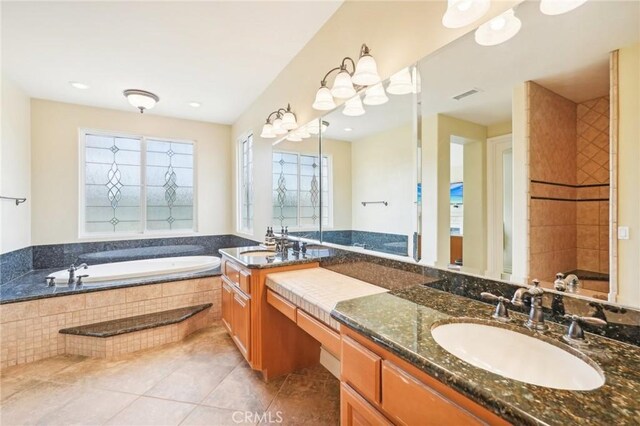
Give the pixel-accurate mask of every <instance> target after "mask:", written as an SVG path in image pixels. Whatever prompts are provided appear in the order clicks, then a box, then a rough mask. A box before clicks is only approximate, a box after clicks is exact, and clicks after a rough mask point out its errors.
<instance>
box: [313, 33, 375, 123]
mask: <svg viewBox="0 0 640 426" xmlns="http://www.w3.org/2000/svg"><path fill="white" fill-rule="evenodd" d="M349 65H350V67H349ZM349 68H351V69H352V70H351V71H349ZM336 71H337V72H338V74H337V75H336V77H335V79H334V82H333V87H332V88H331V90H329V87H328V86H327V78H329V76H330V75H331V74H332V73H334V72H336ZM379 82H380V75H379V74H378V66H377V64H376V61H375V59H373V56H371V53H370V49H369V47H368V46H367V45H366V44H363V45H362V46H361V47H360V56H359V58H358V63H357V64H356V62H355V61H354V60H353V59H352V58H350V57H348V56H347V57H345V58H343V59H342V62H341V63H340V65H339V66H337V67H335V68H332V69H330V70H329V72H327V73H326V74H325V75H324V77H323V78H322V81H320V88H319V89H318V91H317V92H316V97H315V101H314V102H313V105H312V107H313V109H316V110H319V111H328V110H331V109H334V108H335V107H336V103H335V100H334V98H338V99H349V98H352V97H353V96H354V95H355V94H356V92H357V91H358V90H359V89H361V88H363V87H366V86H371V85H374V84H377V83H379ZM354 85H355V86H354Z"/></svg>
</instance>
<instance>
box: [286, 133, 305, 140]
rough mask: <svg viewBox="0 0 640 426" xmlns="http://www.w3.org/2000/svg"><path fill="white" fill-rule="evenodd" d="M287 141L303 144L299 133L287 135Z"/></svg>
mask: <svg viewBox="0 0 640 426" xmlns="http://www.w3.org/2000/svg"><path fill="white" fill-rule="evenodd" d="M286 139H287V140H288V141H289V142H302V138H301V137H300V135H299V134H298V132H289V134H288V135H287V137H286Z"/></svg>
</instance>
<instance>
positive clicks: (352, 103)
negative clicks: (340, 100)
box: [342, 96, 365, 117]
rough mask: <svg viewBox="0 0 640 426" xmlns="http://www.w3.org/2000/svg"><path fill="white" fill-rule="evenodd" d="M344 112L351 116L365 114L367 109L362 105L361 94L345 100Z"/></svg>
mask: <svg viewBox="0 0 640 426" xmlns="http://www.w3.org/2000/svg"><path fill="white" fill-rule="evenodd" d="M342 113H343V114H344V115H348V116H349V117H358V116H360V115H364V113H365V111H364V107H363V106H362V101H361V100H360V96H354V97H353V98H351V99H349V100H348V101H347V102H345V104H344V109H343V110H342Z"/></svg>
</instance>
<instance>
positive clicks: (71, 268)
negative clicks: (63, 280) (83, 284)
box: [67, 263, 77, 272]
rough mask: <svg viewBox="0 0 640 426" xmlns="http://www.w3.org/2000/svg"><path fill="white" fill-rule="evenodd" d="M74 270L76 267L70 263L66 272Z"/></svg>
mask: <svg viewBox="0 0 640 426" xmlns="http://www.w3.org/2000/svg"><path fill="white" fill-rule="evenodd" d="M76 269H77V268H76V265H75V264H73V263H72V264H71V266H69V269H67V272H75V271H76Z"/></svg>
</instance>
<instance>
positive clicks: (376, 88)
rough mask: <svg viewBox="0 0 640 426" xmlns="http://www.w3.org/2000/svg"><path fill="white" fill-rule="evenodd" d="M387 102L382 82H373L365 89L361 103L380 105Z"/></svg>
mask: <svg viewBox="0 0 640 426" xmlns="http://www.w3.org/2000/svg"><path fill="white" fill-rule="evenodd" d="M387 102H389V98H388V97H387V94H386V93H385V91H384V86H383V85H382V83H378V84H374V85H373V86H371V87H369V88H367V90H366V91H365V96H364V99H363V100H362V103H364V104H365V105H382V104H386V103H387Z"/></svg>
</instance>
